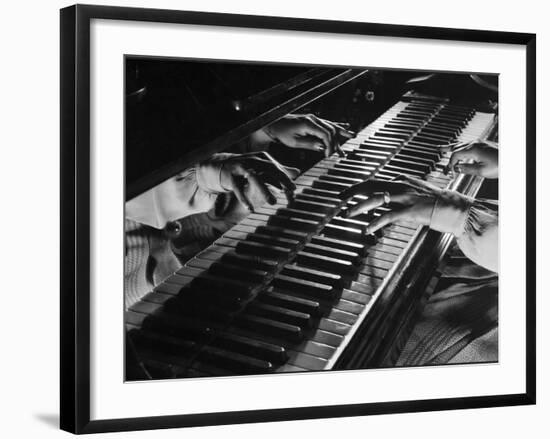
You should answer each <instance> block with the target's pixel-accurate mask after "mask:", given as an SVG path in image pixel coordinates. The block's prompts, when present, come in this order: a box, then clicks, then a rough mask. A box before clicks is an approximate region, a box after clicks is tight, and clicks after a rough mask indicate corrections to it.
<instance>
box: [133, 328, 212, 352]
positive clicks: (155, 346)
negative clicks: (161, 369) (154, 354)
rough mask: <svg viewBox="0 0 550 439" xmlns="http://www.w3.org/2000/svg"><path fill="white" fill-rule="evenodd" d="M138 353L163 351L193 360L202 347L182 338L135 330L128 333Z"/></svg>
mask: <svg viewBox="0 0 550 439" xmlns="http://www.w3.org/2000/svg"><path fill="white" fill-rule="evenodd" d="M128 335H129V336H130V337H131V339H132V342H133V343H134V344H135V345H136V348H138V351H139V350H141V349H143V348H147V349H150V350H153V351H162V352H165V353H169V354H172V355H183V356H184V358H185V357H187V358H191V355H192V354H195V353H196V352H197V351H198V349H199V347H200V346H201V345H199V344H197V342H196V341H194V340H186V339H185V338H182V337H173V336H170V335H166V334H159V333H158V332H152V331H149V330H145V329H141V330H134V331H131V332H129V333H128Z"/></svg>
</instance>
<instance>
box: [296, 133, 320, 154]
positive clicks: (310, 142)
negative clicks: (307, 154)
mask: <svg viewBox="0 0 550 439" xmlns="http://www.w3.org/2000/svg"><path fill="white" fill-rule="evenodd" d="M294 147H295V148H300V149H309V150H311V151H324V150H325V145H324V144H323V142H321V141H320V140H319V139H318V138H316V137H309V136H307V137H305V136H304V137H302V138H297V139H296V141H295V143H294Z"/></svg>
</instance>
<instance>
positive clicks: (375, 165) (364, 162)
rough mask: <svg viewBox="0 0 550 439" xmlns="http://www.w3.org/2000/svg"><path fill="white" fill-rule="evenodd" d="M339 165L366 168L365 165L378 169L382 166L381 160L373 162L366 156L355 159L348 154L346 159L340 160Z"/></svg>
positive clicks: (368, 167)
mask: <svg viewBox="0 0 550 439" xmlns="http://www.w3.org/2000/svg"><path fill="white" fill-rule="evenodd" d="M358 154H360V153H358ZM384 160H385V157H384ZM338 166H342V167H347V168H352V169H364V168H365V167H366V168H367V169H372V168H375V169H376V168H378V166H380V161H372V162H371V161H368V160H366V159H364V158H361V160H353V159H352V158H350V157H349V155H348V157H347V158H346V159H345V160H340V162H339V163H338Z"/></svg>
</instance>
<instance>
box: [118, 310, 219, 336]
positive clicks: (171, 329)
mask: <svg viewBox="0 0 550 439" xmlns="http://www.w3.org/2000/svg"><path fill="white" fill-rule="evenodd" d="M124 318H125V322H128V323H131V324H133V325H136V326H140V327H141V328H143V329H145V330H150V331H152V332H160V333H163V334H167V335H171V336H174V337H178V336H183V337H184V338H186V339H190V340H193V341H197V340H199V341H204V340H207V339H209V338H210V337H211V336H212V334H213V329H212V328H211V327H210V326H208V325H207V324H206V323H205V322H203V321H198V320H194V319H185V318H178V317H175V316H173V315H170V314H166V313H161V314H158V315H146V314H140V313H135V312H133V311H126V313H125V315H124Z"/></svg>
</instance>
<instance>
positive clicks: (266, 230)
mask: <svg viewBox="0 0 550 439" xmlns="http://www.w3.org/2000/svg"><path fill="white" fill-rule="evenodd" d="M256 232H257V233H260V234H262V235H266V236H276V237H280V238H287V239H290V240H292V241H296V242H299V243H303V242H305V240H306V239H307V237H308V234H307V233H306V232H300V231H298V230H291V229H285V228H282V227H276V226H260V227H258V228H257V229H256Z"/></svg>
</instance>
